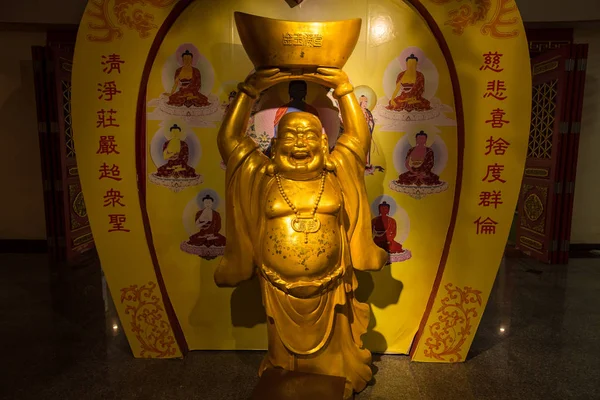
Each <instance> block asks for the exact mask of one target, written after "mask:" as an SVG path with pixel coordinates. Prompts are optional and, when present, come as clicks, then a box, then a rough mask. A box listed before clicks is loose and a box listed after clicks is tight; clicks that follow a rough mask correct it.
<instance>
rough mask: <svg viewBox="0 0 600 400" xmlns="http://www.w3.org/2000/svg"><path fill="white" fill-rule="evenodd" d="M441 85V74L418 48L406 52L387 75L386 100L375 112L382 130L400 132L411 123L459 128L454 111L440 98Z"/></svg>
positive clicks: (390, 64)
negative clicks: (439, 88)
mask: <svg viewBox="0 0 600 400" xmlns="http://www.w3.org/2000/svg"><path fill="white" fill-rule="evenodd" d="M439 83H440V82H439V73H438V70H437V68H436V66H435V64H434V63H433V62H432V61H431V60H430V59H429V58H427V56H426V54H425V53H424V52H423V51H422V50H421V49H419V48H417V47H409V48H407V49H405V50H404V51H403V52H402V53H400V56H398V58H396V59H394V60H392V61H391V62H390V63H389V65H388V67H387V69H386V70H385V73H384V75H383V88H384V91H385V96H384V97H382V98H381V99H380V100H379V104H378V105H377V107H376V109H375V118H376V119H377V121H378V124H379V125H380V130H382V131H392V132H400V131H403V130H404V129H405V128H406V127H407V126H408V125H410V124H411V123H423V122H427V123H429V124H431V125H434V126H436V125H437V126H453V125H456V121H454V120H453V119H451V118H450V117H449V116H448V115H450V116H451V115H453V113H454V110H453V108H452V107H451V106H449V105H446V104H443V103H442V102H441V100H440V99H438V98H437V97H436V93H437V90H438V86H439ZM447 114H448V115H447Z"/></svg>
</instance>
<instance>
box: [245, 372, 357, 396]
mask: <svg viewBox="0 0 600 400" xmlns="http://www.w3.org/2000/svg"><path fill="white" fill-rule="evenodd" d="M345 383H346V379H345V378H342V377H339V376H329V375H317V374H307V373H304V372H294V371H286V370H284V369H280V368H274V369H273V368H270V369H267V370H266V371H265V372H263V374H262V376H261V378H260V380H259V381H258V385H256V388H255V389H254V392H253V393H252V397H250V400H343V399H344V385H345Z"/></svg>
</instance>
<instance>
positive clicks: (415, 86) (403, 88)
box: [387, 54, 431, 112]
mask: <svg viewBox="0 0 600 400" xmlns="http://www.w3.org/2000/svg"><path fill="white" fill-rule="evenodd" d="M418 62H419V59H418V58H417V57H415V55H414V54H411V55H410V56H408V57H407V58H406V71H402V72H400V73H399V74H398V77H397V78H396V88H395V90H394V94H393V95H392V98H391V99H390V103H389V105H388V106H387V109H388V110H393V111H409V112H410V111H415V110H417V111H426V110H431V103H429V100H427V99H425V98H423V93H424V92H425V75H423V73H422V72H421V71H417V64H418Z"/></svg>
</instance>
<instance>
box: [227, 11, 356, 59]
mask: <svg viewBox="0 0 600 400" xmlns="http://www.w3.org/2000/svg"><path fill="white" fill-rule="evenodd" d="M361 23H362V20H361V19H360V18H356V19H350V20H345V21H330V22H296V21H283V20H277V19H272V18H265V17H259V16H256V15H251V14H245V13H241V12H236V13H235V24H236V25H237V29H238V32H239V34H240V39H241V40H242V46H244V49H245V50H246V53H247V54H248V57H250V60H251V61H252V63H253V64H254V66H255V68H256V69H260V68H269V67H277V68H282V69H301V70H311V69H315V68H317V67H334V68H340V69H341V68H342V67H343V66H344V65H345V64H346V62H347V61H348V58H350V55H352V52H353V51H354V47H355V46H356V43H357V42H358V37H359V36H360V26H361Z"/></svg>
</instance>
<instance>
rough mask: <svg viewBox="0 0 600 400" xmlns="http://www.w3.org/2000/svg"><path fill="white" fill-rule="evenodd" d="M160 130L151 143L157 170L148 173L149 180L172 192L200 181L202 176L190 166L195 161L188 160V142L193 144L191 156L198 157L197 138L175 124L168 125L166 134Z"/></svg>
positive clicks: (198, 145) (197, 183)
mask: <svg viewBox="0 0 600 400" xmlns="http://www.w3.org/2000/svg"><path fill="white" fill-rule="evenodd" d="M162 131H163V129H161V130H159V132H157V135H156V136H155V138H154V139H153V140H152V144H151V152H152V159H153V161H154V163H155V164H156V166H157V170H156V172H154V173H152V174H150V177H149V180H150V182H152V183H153V184H155V185H159V186H164V187H167V188H169V189H171V190H173V191H174V192H179V191H181V190H183V189H185V188H186V187H190V186H196V185H199V184H200V183H202V176H200V175H198V174H197V173H196V170H195V168H194V167H193V166H192V165H195V164H196V163H197V162H196V163H192V162H191V161H190V152H191V150H190V144H191V145H192V146H193V153H194V154H193V157H194V158H198V159H199V147H200V143H199V141H198V139H197V138H195V136H194V135H186V134H185V133H184V132H183V131H182V128H181V127H180V126H179V125H177V124H173V125H172V126H171V127H169V128H168V131H167V132H168V133H167V134H163V133H162ZM194 139H195V140H194ZM188 142H190V144H188Z"/></svg>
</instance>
